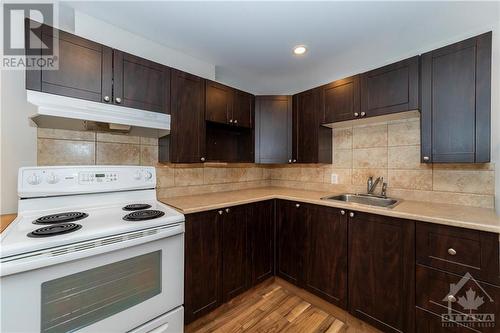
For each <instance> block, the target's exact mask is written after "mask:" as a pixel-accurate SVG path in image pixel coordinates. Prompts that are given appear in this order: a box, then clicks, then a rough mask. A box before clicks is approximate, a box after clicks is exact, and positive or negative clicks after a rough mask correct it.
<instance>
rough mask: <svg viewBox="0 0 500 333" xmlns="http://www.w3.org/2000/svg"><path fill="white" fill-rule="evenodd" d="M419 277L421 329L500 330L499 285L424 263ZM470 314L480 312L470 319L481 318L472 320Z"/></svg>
mask: <svg viewBox="0 0 500 333" xmlns="http://www.w3.org/2000/svg"><path fill="white" fill-rule="evenodd" d="M497 259H498V258H497ZM416 279H417V286H416V300H415V302H416V305H417V314H418V316H419V317H417V332H419V333H420V332H481V333H493V332H498V331H499V328H498V326H497V325H495V320H498V318H499V316H500V287H499V286H495V285H492V284H489V283H485V282H479V281H477V280H475V278H474V276H473V274H470V273H465V274H463V275H462V274H452V273H448V272H444V271H441V270H438V269H434V268H430V267H426V266H422V265H417V267H416ZM467 315H477V316H475V317H468V318H469V319H470V318H480V321H479V322H473V321H471V320H468V318H467ZM443 319H444V320H443ZM448 319H450V321H448ZM497 324H498V322H497ZM437 328H439V329H440V330H435V329H437Z"/></svg>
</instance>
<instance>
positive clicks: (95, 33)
mask: <svg viewBox="0 0 500 333" xmlns="http://www.w3.org/2000/svg"><path fill="white" fill-rule="evenodd" d="M74 17H75V34H76V35H78V36H82V37H85V38H88V39H91V40H93V41H96V42H99V43H101V44H105V45H108V46H110V47H112V48H115V49H118V50H122V51H125V52H128V53H131V54H134V55H136V56H139V57H142V58H146V59H149V60H153V61H155V62H158V63H160V64H163V65H166V66H170V67H173V68H177V69H180V70H183V71H185V72H188V73H192V74H195V75H198V76H201V77H204V78H207V79H210V80H214V79H215V65H213V64H209V63H207V62H204V61H202V60H199V59H196V58H194V57H192V56H189V55H187V54H184V53H181V52H179V51H176V50H173V49H170V48H166V47H164V46H162V45H160V44H157V43H155V42H153V41H150V40H147V39H144V38H142V37H139V36H137V35H134V34H133V33H131V32H128V31H126V30H123V29H120V28H118V27H115V26H113V25H110V24H108V23H106V22H103V21H100V20H97V19H95V18H93V17H91V16H88V15H87V14H84V13H82V12H79V11H75V13H74ZM158 33H161V32H160V31H159V32H158Z"/></svg>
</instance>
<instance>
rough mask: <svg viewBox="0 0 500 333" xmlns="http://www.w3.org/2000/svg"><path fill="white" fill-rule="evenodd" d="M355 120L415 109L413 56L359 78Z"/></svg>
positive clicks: (415, 65) (416, 68) (416, 62)
mask: <svg viewBox="0 0 500 333" xmlns="http://www.w3.org/2000/svg"><path fill="white" fill-rule="evenodd" d="M360 83H361V111H360V113H359V117H373V116H380V115H384V114H389V113H396V112H403V111H410V110H416V109H418V99H419V86H418V85H419V57H418V56H415V57H412V58H409V59H406V60H402V61H398V62H396V63H394V64H390V65H387V66H384V67H381V68H377V69H374V70H371V71H369V72H366V73H364V74H362V75H361V76H360Z"/></svg>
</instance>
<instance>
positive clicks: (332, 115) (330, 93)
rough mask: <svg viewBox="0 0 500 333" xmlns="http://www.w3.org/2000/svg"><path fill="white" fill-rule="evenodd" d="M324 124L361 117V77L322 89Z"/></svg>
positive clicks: (354, 77)
mask: <svg viewBox="0 0 500 333" xmlns="http://www.w3.org/2000/svg"><path fill="white" fill-rule="evenodd" d="M321 91H322V94H321V104H322V105H321V106H322V109H323V110H322V112H323V119H322V123H324V124H328V123H334V122H337V121H344V120H351V119H354V118H355V117H356V115H358V116H359V113H360V111H359V99H360V96H359V77H358V76H357V75H356V76H352V77H349V78H345V79H342V80H338V81H335V82H332V83H330V84H327V85H325V86H323V87H321Z"/></svg>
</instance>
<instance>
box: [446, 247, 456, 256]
mask: <svg viewBox="0 0 500 333" xmlns="http://www.w3.org/2000/svg"><path fill="white" fill-rule="evenodd" d="M448 254H449V255H450V256H454V255H456V254H457V251H455V249H454V248H452V247H450V248H449V249H448Z"/></svg>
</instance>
